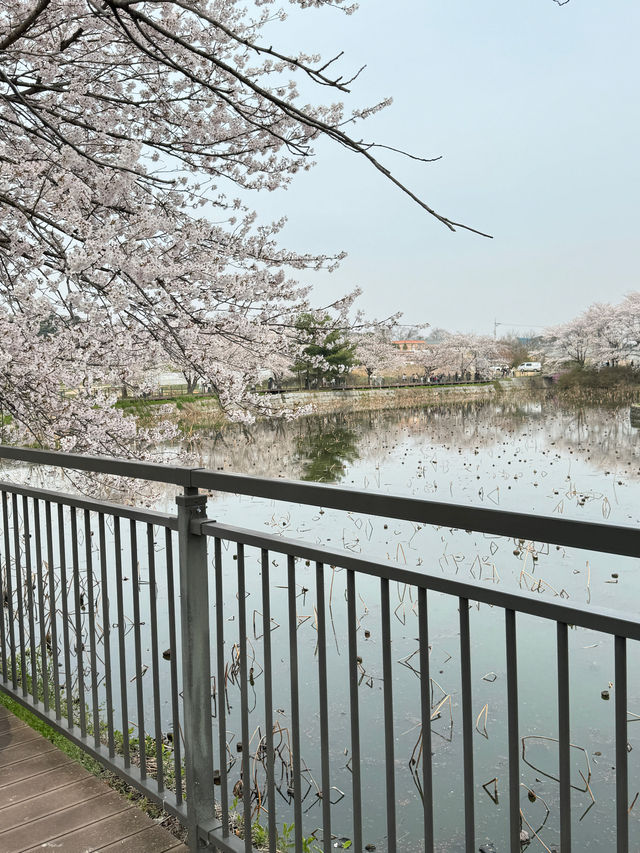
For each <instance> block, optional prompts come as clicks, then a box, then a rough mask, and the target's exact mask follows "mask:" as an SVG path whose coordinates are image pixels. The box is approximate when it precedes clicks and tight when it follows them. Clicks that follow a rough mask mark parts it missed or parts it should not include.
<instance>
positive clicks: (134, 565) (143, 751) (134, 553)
mask: <svg viewBox="0 0 640 853" xmlns="http://www.w3.org/2000/svg"><path fill="white" fill-rule="evenodd" d="M129 542H130V546H131V590H132V593H133V640H134V649H135V673H134V679H135V682H136V700H137V705H138V753H139V761H140V775H141V776H142V778H143V779H146V778H147V745H146V743H145V732H146V729H145V725H144V690H143V685H142V642H141V639H140V625H141V616H140V564H139V562H138V528H137V527H136V522H135V521H134V520H133V519H131V520H130V521H129Z"/></svg>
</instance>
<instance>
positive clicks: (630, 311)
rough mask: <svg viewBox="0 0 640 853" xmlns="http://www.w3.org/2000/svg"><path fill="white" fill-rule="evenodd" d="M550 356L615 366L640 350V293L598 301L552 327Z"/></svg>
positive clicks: (579, 363)
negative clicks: (615, 300) (619, 299)
mask: <svg viewBox="0 0 640 853" xmlns="http://www.w3.org/2000/svg"><path fill="white" fill-rule="evenodd" d="M544 342H545V344H546V347H547V351H548V354H549V357H550V358H551V359H552V360H553V361H555V362H556V363H562V362H563V361H572V362H573V363H574V364H576V365H577V366H578V367H585V366H586V365H587V364H594V365H603V364H608V365H611V366H615V365H617V364H619V363H620V362H621V361H628V360H630V359H631V358H633V357H634V356H636V357H637V355H638V353H639V352H640V343H639V342H640V293H638V292H635V293H630V294H628V295H627V296H626V297H625V299H624V300H623V301H622V302H621V303H619V304H618V305H611V304H609V303H595V304H593V305H590V306H589V307H588V308H587V309H586V310H585V311H583V312H582V313H581V314H579V315H578V316H577V317H575V318H574V319H572V320H569V321H568V322H567V323H562V324H560V325H559V326H554V327H552V328H550V329H548V330H547V331H546V333H545V336H544Z"/></svg>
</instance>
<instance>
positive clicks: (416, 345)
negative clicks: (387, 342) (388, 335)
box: [391, 341, 427, 352]
mask: <svg viewBox="0 0 640 853" xmlns="http://www.w3.org/2000/svg"><path fill="white" fill-rule="evenodd" d="M391 343H392V344H393V346H394V347H395V348H396V349H401V350H402V351H403V352H417V351H418V350H422V349H425V348H426V346H427V342H426V341H391Z"/></svg>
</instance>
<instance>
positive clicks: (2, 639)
mask: <svg viewBox="0 0 640 853" xmlns="http://www.w3.org/2000/svg"><path fill="white" fill-rule="evenodd" d="M3 494H4V493H3ZM9 568H10V566H9V555H8V554H7V553H6V552H5V553H4V554H0V674H1V675H2V681H3V682H4V683H5V684H6V682H7V681H8V678H9V676H8V671H9V670H8V666H7V635H6V629H5V615H4V614H5V610H6V609H7V606H8V603H7V601H6V597H8V591H7V584H6V581H5V579H4V577H5V569H6V572H7V573H8V572H9Z"/></svg>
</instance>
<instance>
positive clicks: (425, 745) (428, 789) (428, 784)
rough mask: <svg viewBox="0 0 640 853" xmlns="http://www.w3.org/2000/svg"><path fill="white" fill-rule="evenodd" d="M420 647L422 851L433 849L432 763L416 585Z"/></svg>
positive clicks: (424, 627) (423, 605) (425, 645)
mask: <svg viewBox="0 0 640 853" xmlns="http://www.w3.org/2000/svg"><path fill="white" fill-rule="evenodd" d="M418 623H419V624H418V642H419V648H420V705H421V709H422V714H421V716H422V808H423V816H424V817H423V821H424V824H423V826H424V851H425V853H433V764H432V760H431V676H430V674H429V616H428V609H427V590H426V589H424V588H423V587H419V588H418Z"/></svg>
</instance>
